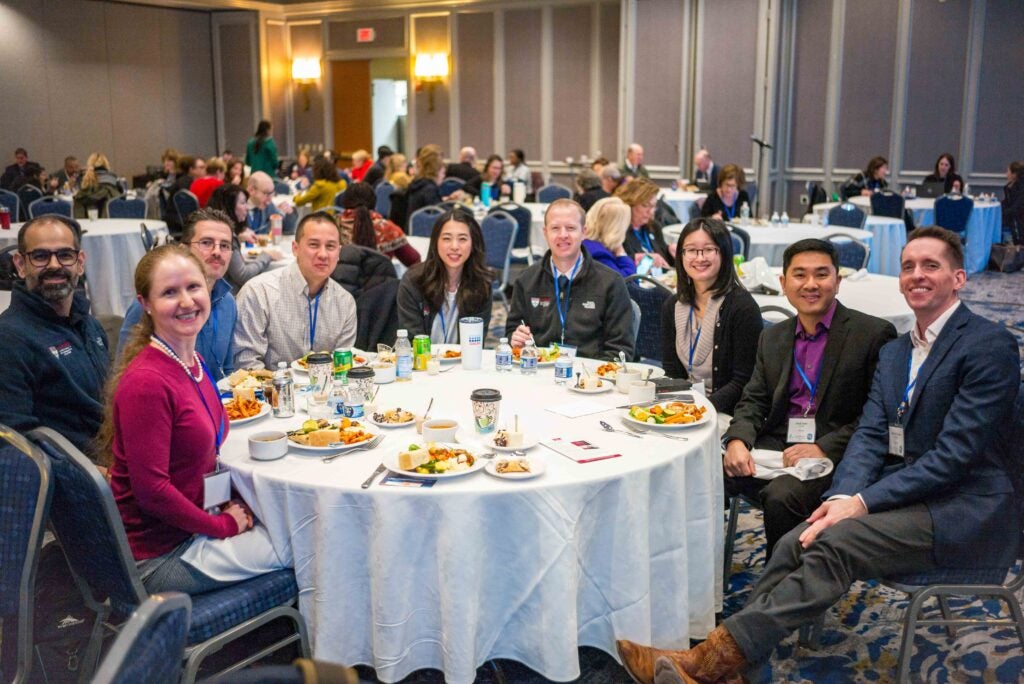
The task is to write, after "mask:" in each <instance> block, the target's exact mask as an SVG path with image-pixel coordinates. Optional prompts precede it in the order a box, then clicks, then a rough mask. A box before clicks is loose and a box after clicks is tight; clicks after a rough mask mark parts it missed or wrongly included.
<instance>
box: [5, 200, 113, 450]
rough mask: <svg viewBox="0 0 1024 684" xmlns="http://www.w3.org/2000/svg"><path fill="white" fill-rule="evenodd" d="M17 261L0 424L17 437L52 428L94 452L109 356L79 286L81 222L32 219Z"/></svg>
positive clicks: (7, 324) (7, 328) (8, 318)
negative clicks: (36, 429)
mask: <svg viewBox="0 0 1024 684" xmlns="http://www.w3.org/2000/svg"><path fill="white" fill-rule="evenodd" d="M13 260H14V267H15V268H16V269H17V272H18V277H19V278H21V279H22V280H16V281H15V282H14V287H13V289H12V290H11V303H10V305H9V306H8V307H7V310H6V311H4V312H3V313H0V348H2V349H3V350H4V362H3V363H0V387H3V395H4V400H3V401H0V423H3V424H4V425H7V426H8V427H11V428H13V429H15V430H18V431H20V432H27V431H29V430H33V429H35V428H37V427H41V426H45V427H50V428H53V429H54V430H56V431H57V432H59V433H61V434H62V435H64V436H65V437H67V438H68V440H69V441H70V442H71V443H72V444H74V445H75V446H76V447H78V448H79V450H81V451H83V452H85V453H87V454H92V450H91V449H90V448H89V447H90V442H91V441H92V439H93V437H95V436H96V433H97V431H98V430H99V428H100V423H101V421H102V420H103V383H104V382H106V379H107V372H108V370H109V365H110V360H109V359H110V355H109V347H108V344H107V335H106V333H104V332H103V326H102V325H100V322H99V321H98V320H96V319H95V318H93V317H92V316H91V315H90V314H89V300H88V299H87V298H86V296H85V292H84V291H82V290H78V289H77V286H78V281H79V279H80V278H81V277H82V274H84V273H85V252H83V251H82V242H81V236H80V234H79V230H78V227H77V225H76V224H74V223H73V222H72V221H70V220H69V219H65V218H64V217H62V216H56V215H53V214H46V215H43V216H40V217H38V218H35V219H32V220H31V221H27V222H26V223H24V224H23V225H22V226H21V229H20V230H19V231H18V251H17V252H15V253H14V255H13Z"/></svg>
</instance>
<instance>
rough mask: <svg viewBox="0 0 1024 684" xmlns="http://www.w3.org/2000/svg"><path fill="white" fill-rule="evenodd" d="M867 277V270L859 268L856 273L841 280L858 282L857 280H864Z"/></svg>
mask: <svg viewBox="0 0 1024 684" xmlns="http://www.w3.org/2000/svg"><path fill="white" fill-rule="evenodd" d="M867 277H868V269H866V268H861V269H859V270H857V272H856V273H851V274H850V275H848V276H846V277H845V278H843V280H852V281H858V280H864V279H865V278H867Z"/></svg>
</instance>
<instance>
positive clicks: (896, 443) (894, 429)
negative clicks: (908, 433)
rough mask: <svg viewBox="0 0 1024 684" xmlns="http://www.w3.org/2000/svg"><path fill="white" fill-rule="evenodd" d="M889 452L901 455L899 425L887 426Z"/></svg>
mask: <svg viewBox="0 0 1024 684" xmlns="http://www.w3.org/2000/svg"><path fill="white" fill-rule="evenodd" d="M889 453H890V454H892V455H893V456H903V428H902V427H901V426H899V425H890V426H889Z"/></svg>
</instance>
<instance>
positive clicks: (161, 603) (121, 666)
mask: <svg viewBox="0 0 1024 684" xmlns="http://www.w3.org/2000/svg"><path fill="white" fill-rule="evenodd" d="M191 613H192V601H191V599H189V597H188V596H187V595H185V594H180V593H177V592H168V593H165V594H154V595H153V596H150V597H149V598H147V599H146V600H145V601H144V602H143V603H142V605H141V606H139V608H138V610H136V611H135V612H134V613H132V616H131V617H130V618H128V622H126V623H125V624H124V627H122V628H121V633H120V634H119V635H118V636H117V640H116V641H114V644H113V646H111V647H110V652H108V653H107V655H106V657H105V658H104V659H103V662H102V663H101V664H100V667H99V669H98V670H97V671H96V676H95V677H93V679H92V684H135V683H136V682H146V684H177V682H178V681H179V680H180V679H181V661H182V660H183V659H184V657H185V639H186V638H187V637H188V624H189V619H190V617H191Z"/></svg>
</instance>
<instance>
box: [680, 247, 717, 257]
mask: <svg viewBox="0 0 1024 684" xmlns="http://www.w3.org/2000/svg"><path fill="white" fill-rule="evenodd" d="M683 254H685V255H686V258H687V259H700V258H701V257H703V256H704V255H705V254H707V255H708V256H709V257H713V256H715V255H716V254H718V248H717V247H705V248H703V249H697V248H696V247H687V248H686V249H684V250H683Z"/></svg>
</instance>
